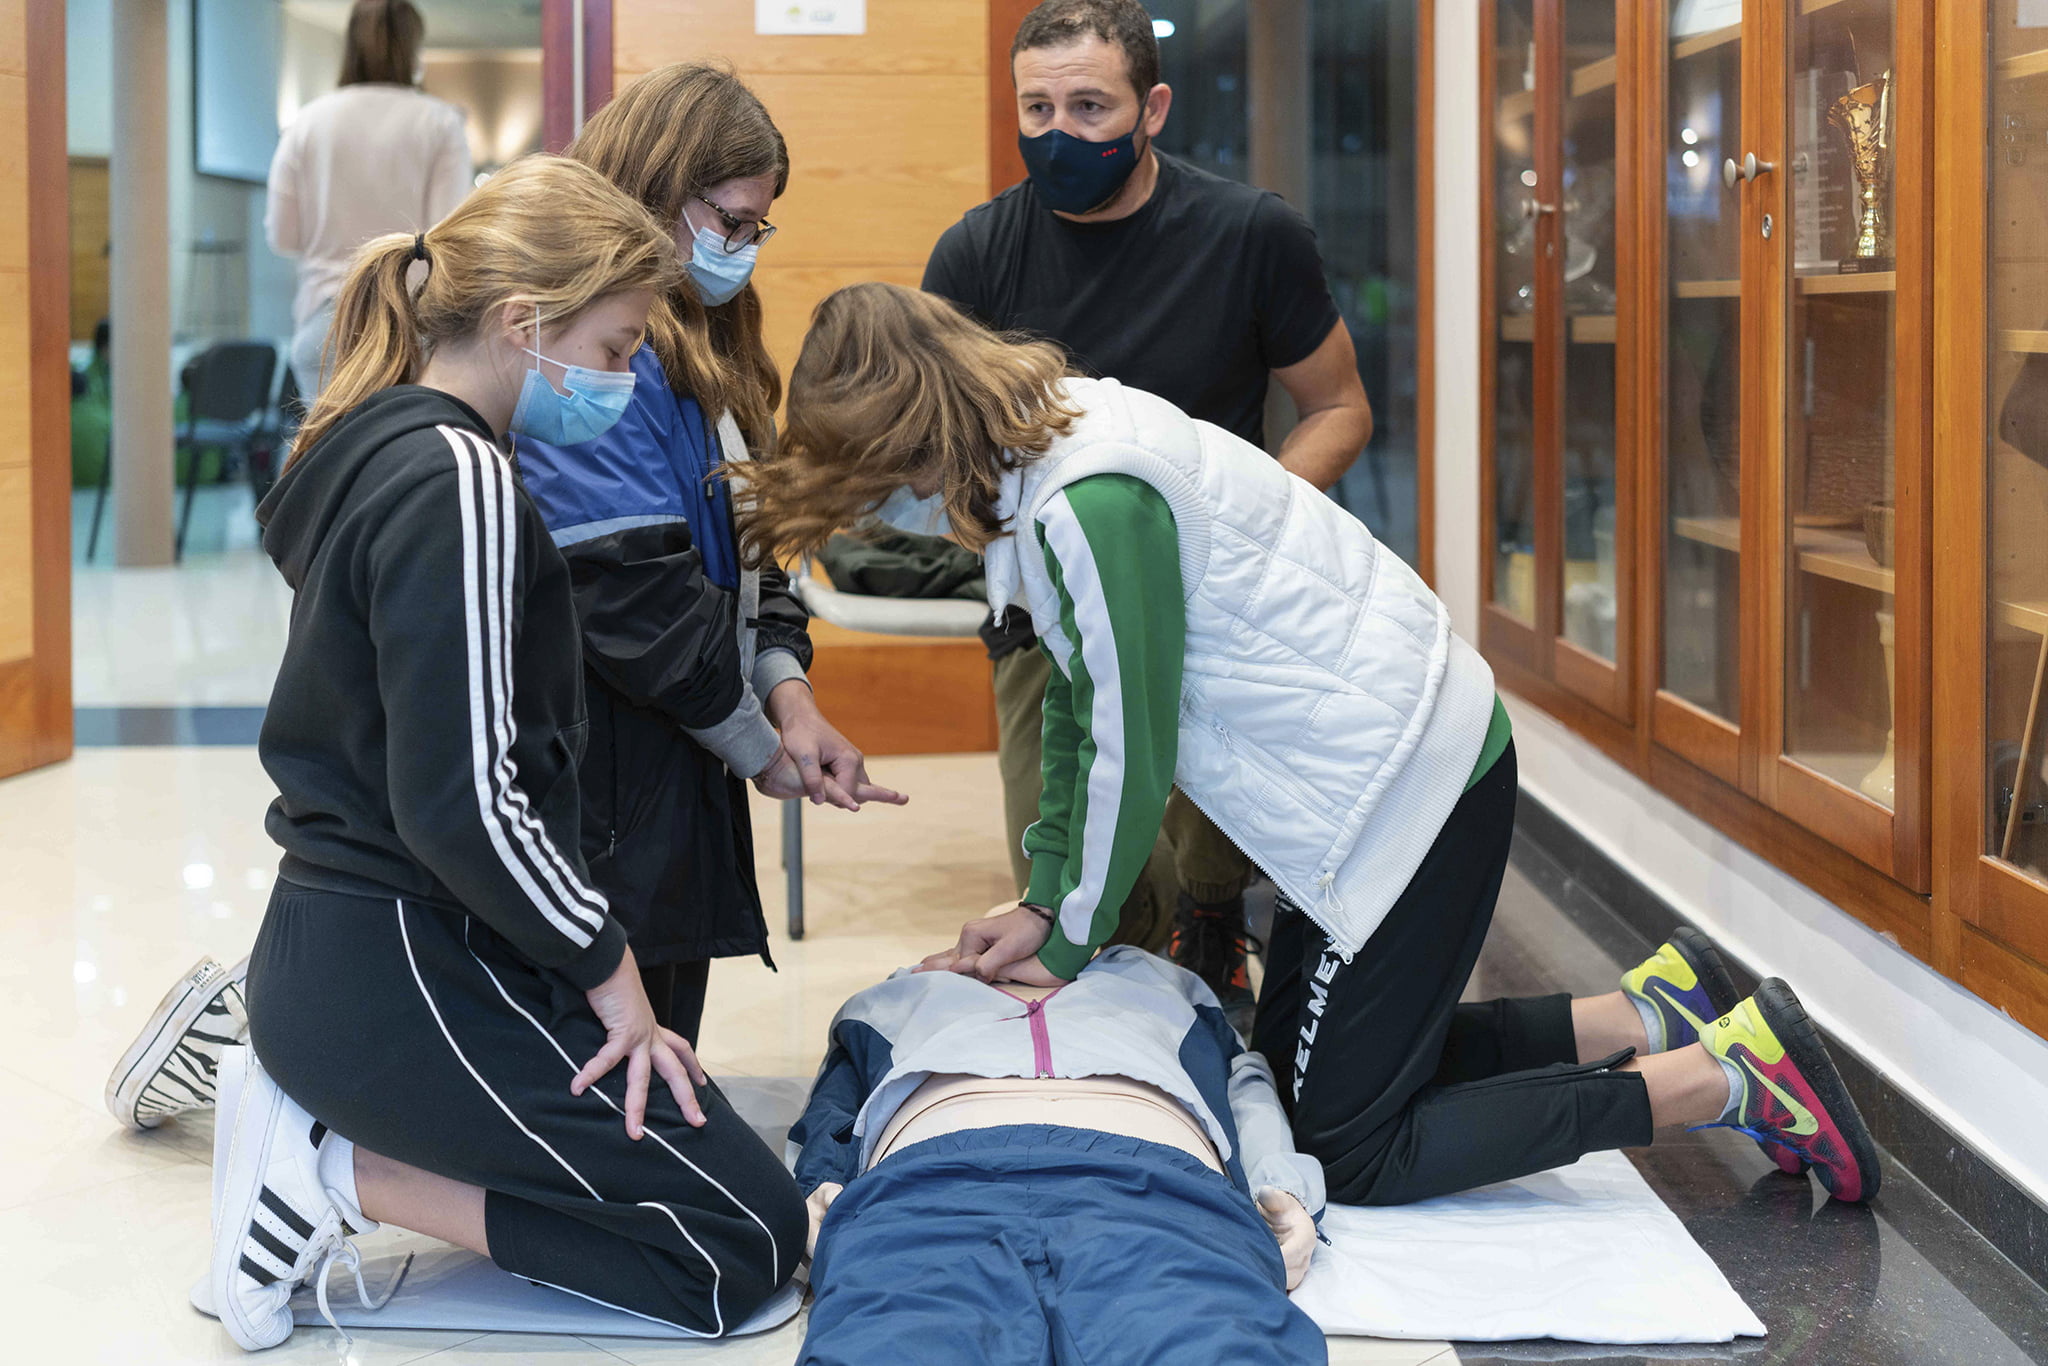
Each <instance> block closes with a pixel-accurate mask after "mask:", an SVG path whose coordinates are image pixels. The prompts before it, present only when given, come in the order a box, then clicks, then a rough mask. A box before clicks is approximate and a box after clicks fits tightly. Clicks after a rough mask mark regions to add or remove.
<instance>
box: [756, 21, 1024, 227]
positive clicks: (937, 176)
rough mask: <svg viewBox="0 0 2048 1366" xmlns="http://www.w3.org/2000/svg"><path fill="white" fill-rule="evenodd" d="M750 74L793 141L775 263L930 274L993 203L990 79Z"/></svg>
mask: <svg viewBox="0 0 2048 1366" xmlns="http://www.w3.org/2000/svg"><path fill="white" fill-rule="evenodd" d="M821 41H822V40H821ZM741 74H742V75H744V76H745V78H746V81H747V84H748V85H750V86H752V87H753V89H754V92H755V93H756V94H758V95H759V96H760V97H761V99H762V101H763V102H764V103H766V104H767V106H768V109H769V112H770V113H772V114H773V115H774V116H775V123H776V126H777V127H779V128H780V129H782V135H783V137H784V138H785V139H787V140H788V142H789V162H790V179H789V191H788V193H786V194H784V195H783V196H782V198H781V199H779V200H777V201H776V204H775V212H774V213H773V214H772V215H771V218H772V220H773V221H774V222H775V223H776V225H777V226H778V228H779V229H780V232H779V233H778V235H777V236H776V238H775V240H774V241H772V242H770V243H769V244H768V245H767V246H766V247H764V248H763V249H762V252H761V260H762V262H763V263H764V264H773V265H777V266H796V265H803V266H817V265H834V266H845V265H872V266H881V265H906V264H909V263H912V262H915V263H916V264H917V265H919V266H922V265H923V264H924V261H925V258H926V257H927V256H929V255H930V254H931V249H932V244H933V243H935V242H937V241H938V240H939V234H940V233H942V232H944V231H945V230H946V229H947V228H950V227H951V226H953V224H954V223H956V222H958V221H959V219H960V215H961V214H963V213H965V212H966V211H967V210H968V209H970V208H972V207H974V206H975V205H976V204H979V203H980V202H981V201H982V200H983V199H984V198H985V197H986V194H987V189H988V148H987V143H986V141H985V139H984V137H983V134H982V129H981V125H980V124H979V122H977V121H976V120H975V119H974V118H973V111H975V110H977V109H978V108H979V107H980V105H981V101H982V98H983V82H982V78H981V76H980V74H979V73H977V74H975V75H972V76H900V75H899V76H885V75H872V76H823V75H760V74H756V73H754V72H743V73H741Z"/></svg>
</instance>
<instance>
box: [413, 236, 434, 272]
mask: <svg viewBox="0 0 2048 1366" xmlns="http://www.w3.org/2000/svg"><path fill="white" fill-rule="evenodd" d="M412 259H413V260H415V261H425V262H427V264H428V266H429V267H430V268H431V266H432V265H433V261H434V258H433V257H431V256H429V255H427V235H426V234H425V233H423V232H416V233H414V234H413V235H412Z"/></svg>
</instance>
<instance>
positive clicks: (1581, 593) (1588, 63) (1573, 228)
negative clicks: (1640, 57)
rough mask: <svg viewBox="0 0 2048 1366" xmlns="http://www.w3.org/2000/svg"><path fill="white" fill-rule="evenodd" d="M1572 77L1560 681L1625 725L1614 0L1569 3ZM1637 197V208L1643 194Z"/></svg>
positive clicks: (1561, 91)
mask: <svg viewBox="0 0 2048 1366" xmlns="http://www.w3.org/2000/svg"><path fill="white" fill-rule="evenodd" d="M1560 8H1561V11H1562V23H1561V30H1562V31H1561V44H1562V48H1563V58H1562V62H1561V66H1562V73H1561V74H1562V79H1561V80H1560V81H1559V83H1558V88H1557V95H1556V99H1557V102H1558V105H1559V107H1560V110H1559V118H1558V128H1559V133H1560V137H1561V146H1560V148H1559V157H1558V161H1559V174H1558V183H1559V187H1560V188H1559V198H1558V227H1559V233H1558V235H1559V238H1560V239H1561V240H1560V243H1559V246H1558V262H1557V272H1556V276H1555V284H1556V286H1557V287H1558V289H1559V292H1560V311H1561V312H1562V314H1563V323H1564V329H1563V335H1562V337H1561V338H1560V339H1559V341H1560V343H1561V347H1562V352H1561V354H1562V375H1561V379H1560V382H1559V386H1558V388H1559V395H1560V399H1561V403H1560V407H1559V413H1560V418H1559V432H1558V436H1559V445H1558V463H1557V467H1556V474H1555V475H1554V476H1552V475H1550V474H1548V472H1546V473H1545V476H1544V481H1543V482H1544V484H1545V486H1546V491H1548V486H1550V485H1551V484H1553V483H1554V484H1555V485H1556V489H1557V495H1556V496H1557V504H1556V507H1555V509H1554V511H1553V510H1549V509H1546V515H1547V516H1549V517H1553V518H1555V519H1556V520H1557V521H1558V522H1559V523H1560V525H1559V527H1558V531H1557V540H1558V546H1559V552H1560V554H1559V560H1560V565H1559V576H1560V579H1561V582H1560V584H1559V593H1560V599H1561V610H1560V611H1559V614H1558V620H1557V626H1556V640H1555V646H1554V653H1553V657H1552V661H1551V667H1552V674H1553V677H1554V678H1555V680H1556V682H1557V683H1558V685H1559V686H1561V687H1564V688H1566V689H1567V690H1569V691H1571V692H1574V693H1576V694H1578V695H1580V696H1582V697H1584V698H1586V699H1587V700H1588V701H1591V702H1593V703H1595V704H1596V705H1598V706H1601V707H1603V708H1604V709H1605V710H1607V711H1609V712H1610V713H1612V714H1614V715H1616V716H1618V717H1621V718H1624V719H1626V717H1627V715H1628V713H1629V680H1628V677H1627V673H1626V669H1625V667H1623V661H1624V660H1625V658H1626V654H1627V651H1626V646H1627V644H1628V641H1629V639H1630V636H1631V634H1632V632H1631V630H1630V627H1631V625H1632V623H1631V622H1630V621H1629V619H1628V617H1629V613H1628V608H1627V603H1628V601H1629V596H1630V595H1629V593H1628V591H1627V590H1628V587H1629V581H1630V576H1628V575H1626V574H1625V573H1623V572H1622V566H1623V565H1625V564H1627V563H1628V562H1629V555H1628V553H1627V552H1628V548H1629V546H1630V544H1631V542H1632V538H1631V537H1630V535H1629V530H1630V529H1629V527H1628V526H1627V524H1626V522H1625V520H1624V519H1623V518H1622V516H1621V515H1620V513H1621V509H1622V505H1623V502H1624V498H1623V495H1624V493H1625V491H1626V485H1625V483H1624V481H1623V480H1622V478H1621V472H1622V470H1623V468H1624V467H1625V465H1626V464H1628V463H1629V462H1626V461H1624V460H1623V458H1622V452H1623V442H1622V432H1623V424H1622V423H1621V422H1619V421H1618V415H1619V413H1621V412H1623V411H1625V410H1626V409H1625V404H1626V402H1627V399H1626V395H1627V394H1628V393H1629V392H1630V391H1629V387H1628V386H1627V384H1626V383H1625V380H1626V379H1627V378H1628V376H1629V370H1628V367H1626V366H1625V365H1623V364H1622V363H1621V360H1622V352H1623V349H1624V348H1623V347H1622V345H1621V344H1620V339H1621V337H1622V336H1623V335H1624V329H1623V327H1622V318H1621V311H1622V297H1621V295H1622V290H1621V284H1622V282H1623V280H1625V279H1626V278H1627V275H1626V273H1625V271H1624V269H1623V265H1624V261H1625V250H1626V248H1627V246H1628V244H1629V243H1628V236H1627V234H1626V233H1624V232H1622V231H1620V229H1619V225H1620V224H1621V223H1622V222H1623V221H1625V220H1624V216H1623V215H1622V213H1621V206H1622V204H1623V203H1624V202H1625V201H1624V200H1623V198H1622V193H1621V181H1622V176H1621V174H1620V171H1621V161H1620V153H1621V150H1622V138H1621V132H1622V123H1621V119H1620V117H1619V111H1620V107H1621V106H1620V99H1619V93H1620V90H1621V62H1620V59H1621V48H1620V37H1621V34H1620V32H1619V31H1618V29H1617V21H1618V19H1619V18H1620V17H1621V12H1620V11H1619V10H1618V7H1617V6H1616V4H1615V2H1614V0H1561V4H1560ZM1626 202H1629V203H1633V199H1630V200H1628V201H1626Z"/></svg>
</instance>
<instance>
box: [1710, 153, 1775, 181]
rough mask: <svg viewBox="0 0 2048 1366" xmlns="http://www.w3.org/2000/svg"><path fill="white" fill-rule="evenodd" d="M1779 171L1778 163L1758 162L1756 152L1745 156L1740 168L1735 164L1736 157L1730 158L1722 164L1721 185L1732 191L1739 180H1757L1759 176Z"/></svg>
mask: <svg viewBox="0 0 2048 1366" xmlns="http://www.w3.org/2000/svg"><path fill="white" fill-rule="evenodd" d="M1777 169H1778V163H1777V162H1775V161H1758V160H1757V159H1756V153H1755V152H1750V153H1748V154H1747V155H1745V156H1744V157H1743V158H1742V164H1741V165H1740V166H1738V165H1736V164H1735V158H1734V157H1729V158H1728V159H1727V160H1726V161H1724V162H1722V163H1721V183H1722V184H1723V185H1726V186H1727V187H1728V188H1729V189H1731V190H1732V189H1734V188H1735V182H1736V181H1738V180H1755V179H1756V178H1757V177H1758V176H1760V175H1763V174H1764V173H1766V172H1768V171H1775V170H1777Z"/></svg>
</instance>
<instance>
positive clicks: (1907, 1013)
mask: <svg viewBox="0 0 2048 1366" xmlns="http://www.w3.org/2000/svg"><path fill="white" fill-rule="evenodd" d="M1436 40H1437V41H1436V80H1437V107H1436V157H1437V161H1436V175H1437V178H1436V194H1437V202H1436V250H1437V257H1436V299H1435V307H1436V335H1437V355H1436V364H1437V451H1436V487H1437V561H1436V575H1437V585H1438V591H1439V593H1440V594H1441V595H1442V596H1443V598H1444V601H1445V602H1446V603H1447V604H1448V605H1449V607H1450V611H1451V615H1452V618H1453V619H1454V620H1455V621H1456V623H1457V626H1458V629H1459V630H1460V631H1461V632H1464V633H1465V634H1466V635H1468V636H1470V635H1471V634H1472V633H1473V632H1475V631H1476V629H1477V626H1478V618H1479V562H1480V561H1479V556H1480V545H1479V512H1480V508H1479V413H1480V408H1481V402H1482V400H1483V398H1484V396H1483V395H1481V394H1480V393H1479V391H1478V381H1477V376H1478V374H1479V347H1480V344H1481V337H1480V319H1479V272H1478V270H1477V268H1476V264H1477V262H1478V260H1479V244H1480V228H1481V225H1480V223H1479V215H1478V204H1479V173H1480V159H1479V147H1480V141H1479V139H1480V132H1481V129H1480V121H1479V86H1478V79H1479V63H1478V60H1477V58H1478V54H1479V25H1478V18H1477V7H1476V6H1475V5H1473V4H1470V3H1468V2H1467V0H1442V2H1441V3H1439V4H1438V5H1437V34H1436ZM1508 709H1509V711H1510V713H1511V714H1512V715H1513V718H1514V725H1515V747H1516V750H1517V753H1518V757H1519V759H1520V762H1521V777H1522V785H1523V787H1524V788H1525V789H1527V790H1528V792H1529V793H1530V794H1531V795H1532V796H1534V797H1536V798H1537V799H1538V800H1540V801H1542V802H1543V803H1544V804H1545V805H1547V806H1549V807H1550V808H1551V809H1552V810H1554V811H1556V812H1557V813H1558V814H1559V815H1560V816H1561V817H1563V818H1564V819H1565V820H1566V821H1568V822H1570V823H1571V825H1572V826H1573V827H1574V828H1575V829H1577V830H1578V831H1579V832H1580V833H1582V834H1583V835H1585V837H1586V838H1587V839H1589V840H1591V841H1592V842H1593V843H1594V844H1596V845H1598V846H1599V847H1600V848H1601V849H1602V850H1604V851H1605V852H1606V854H1607V855H1608V857H1610V858H1612V859H1613V860H1614V861H1615V862H1616V863H1618V864H1620V865H1621V866H1622V867H1623V868H1625V869H1627V870H1628V871H1629V872H1630V873H1631V874H1632V875H1633V876H1635V877H1636V878H1637V879H1638V880H1640V881H1641V882H1642V883H1643V884H1644V885H1646V886H1648V887H1649V888H1650V889H1651V890H1653V891H1654V892H1656V893H1657V894H1658V895H1659V896H1662V897H1663V898H1665V899H1666V900H1667V901H1669V902H1670V903H1671V904H1672V905H1673V906H1674V907H1676V908H1677V909H1678V910H1679V911H1680V912H1681V913H1682V914H1684V915H1685V916H1687V917H1688V918H1689V919H1691V920H1692V921H1693V922H1694V923H1696V924H1698V925H1699V926H1700V927H1701V928H1702V929H1704V930H1706V931H1707V932H1708V933H1710V934H1712V935H1714V936H1715V937H1716V938H1718V939H1720V940H1721V941H1722V942H1723V943H1724V944H1726V945H1727V946H1728V948H1729V950H1730V951H1732V952H1733V953H1735V954H1736V955H1738V956H1739V957H1741V958H1742V959H1743V960H1744V961H1745V962H1747V963H1748V964H1749V965H1750V966H1752V967H1754V968H1756V969H1757V970H1758V971H1759V972H1762V973H1765V974H1768V975H1774V976H1780V977H1783V978H1785V979H1786V980H1787V981H1789V982H1790V983H1791V984H1792V986H1793V988H1794V989H1795V990H1796V991H1798V993H1799V996H1800V999H1801V1000H1802V1001H1803V1002H1805V1003H1806V1005H1807V1006H1808V1008H1809V1009H1810V1011H1811V1012H1812V1014H1813V1016H1814V1018H1815V1019H1816V1020H1818V1021H1819V1022H1820V1023H1821V1024H1822V1025H1823V1026H1825V1027H1826V1028H1828V1029H1830V1030H1832V1031H1834V1033H1835V1034H1836V1035H1837V1036H1838V1037H1839V1038H1841V1039H1842V1040H1843V1042H1844V1043H1846V1044H1847V1045H1849V1046H1850V1047H1852V1048H1854V1049H1855V1050H1856V1051H1857V1052H1858V1053H1859V1054H1861V1055H1862V1056H1863V1057H1864V1058H1866V1059H1867V1060H1869V1061H1870V1063H1871V1064H1873V1065H1874V1066H1875V1067H1876V1068H1877V1069H1878V1070H1880V1071H1881V1072H1883V1073H1885V1074H1886V1075H1887V1076H1888V1077H1889V1078H1890V1079H1891V1081H1892V1082H1893V1084H1894V1085H1896V1086H1898V1087H1899V1088H1900V1089H1901V1090H1902V1091H1904V1092H1906V1093H1907V1094H1909V1095H1911V1096H1913V1097H1914V1098H1915V1099H1916V1100H1918V1101H1919V1102H1920V1103H1921V1104H1922V1105H1924V1106H1925V1107H1926V1108H1927V1109H1928V1110H1930V1111H1931V1112H1933V1113H1934V1114H1935V1115H1937V1116H1939V1117H1940V1118H1941V1120H1942V1121H1943V1122H1944V1123H1946V1124H1947V1125H1948V1126H1949V1127H1950V1128H1952V1129H1954V1130H1955V1131H1956V1133H1957V1134H1958V1135H1960V1136H1961V1137H1962V1138H1963V1139H1964V1140H1965V1141H1967V1142H1969V1143H1970V1144H1971V1146H1972V1147H1974V1148H1976V1149H1977V1151H1978V1152H1980V1153H1982V1154H1983V1155H1984V1156H1985V1157H1986V1158H1987V1159H1989V1160H1990V1161H1992V1162H1994V1163H1996V1164H1997V1165H1998V1166H2000V1167H2002V1168H2003V1169H2004V1170H2005V1171H2006V1172H2007V1173H2009V1174H2010V1175H2011V1176H2012V1177H2013V1178H2014V1179H2015V1180H2016V1181H2018V1182H2019V1183H2020V1184H2021V1185H2023V1186H2025V1187H2027V1188H2028V1189H2030V1190H2031V1191H2033V1192H2034V1193H2035V1194H2036V1195H2037V1196H2040V1197H2042V1198H2048V1144H2044V1143H2043V1142H2042V1139H2041V1135H2042V1134H2043V1133H2048V1041H2044V1040H2042V1039H2041V1038H2040V1037H2039V1036H2037V1035H2035V1034H2034V1033H2032V1032H2031V1031H2030V1030H2027V1029H2025V1028H2023V1027H2022V1026H2020V1025H2019V1024H2017V1023H2015V1022H2014V1021H2013V1020H2011V1019H2010V1018H2009V1017H2007V1016H2006V1015H2004V1014H2003V1013H2002V1012H2000V1011H1997V1010H1994V1009H1992V1008H1991V1007H1990V1006H1988V1005H1986V1004H1985V1003H1984V1002H1983V1001H1981V1000H1980V999H1978V998H1977V997H1976V996H1974V995H1972V994H1970V993H1969V992H1967V991H1965V990H1963V989H1962V988H1961V987H1959V986H1956V985H1955V984H1954V983H1953V982H1950V981H1949V980H1948V979H1946V978H1944V977H1942V976H1941V975H1939V974H1938V973H1936V972H1934V971H1933V970H1932V969H1930V968H1928V967H1927V966H1926V965H1925V964H1923V963H1921V962H1920V961H1919V960H1918V959H1916V958H1914V957H1913V956H1912V955H1910V954H1908V953H1906V952H1905V951H1904V950H1902V949H1900V948H1899V947H1898V946H1897V945H1895V944H1893V943H1891V942H1890V941H1889V940H1888V939H1886V938H1884V937H1882V936H1880V935H1878V934H1876V933H1874V932H1873V931H1871V930H1870V929H1868V928H1867V927H1866V926H1865V925H1864V924H1863V923H1862V922H1861V921H1859V920H1857V919H1855V918H1854V917H1853V916H1851V915H1849V914H1848V913H1847V912H1845V911H1843V910H1841V909H1839V908H1838V907H1836V906H1835V905H1833V904H1832V903H1830V902H1828V901H1826V900H1824V899H1823V898H1821V897H1819V896H1817V895H1815V894H1814V893H1813V892H1812V891H1810V890H1808V889H1807V888H1806V887H1804V886H1802V885H1801V884H1799V883H1798V882H1795V881H1794V880H1793V879H1791V878H1789V877H1787V876H1786V875H1785V874H1783V873H1781V872H1779V871H1778V870H1777V868H1776V867H1774V866H1772V865H1771V864H1769V863H1767V862H1765V861H1764V860H1762V859H1759V858H1757V857H1756V856H1755V855H1753V854H1751V853H1749V852H1748V851H1747V850H1745V849H1743V848H1742V847H1741V846H1739V845H1737V844H1736V843H1735V842H1734V841H1732V840H1730V839H1728V838H1727V837H1725V836H1723V835H1721V834H1720V833H1719V832H1717V831H1716V830H1714V829H1713V827H1711V826H1709V825H1707V824H1706V823H1704V822H1703V821H1700V820H1697V819H1695V818H1694V817H1693V816H1691V815H1690V814H1688V813H1687V812H1685V811H1684V810H1682V809H1681V808H1679V807H1678V806H1677V805H1675V804H1674V803H1672V802H1670V801H1668V800H1666V799H1665V798H1664V797H1663V796H1661V795H1659V794H1658V793H1657V792H1656V791H1655V790H1654V789H1652V788H1651V787H1650V786H1649V785H1648V784H1646V783H1644V782H1642V781H1641V780H1640V779H1638V778H1637V777H1636V776H1635V775H1634V774H1633V773H1630V772H1629V771H1628V770H1626V769H1624V768H1622V767H1621V766H1620V765H1618V764H1615V763H1614V762H1612V761H1611V760H1609V759H1608V758H1606V756H1604V755H1603V754H1601V753H1600V752H1599V751H1598V750H1597V749H1596V748H1594V747H1593V746H1592V745H1590V744H1588V743H1586V742H1585V741H1584V740H1581V739H1580V738H1579V737H1578V736H1577V735H1575V734H1573V733H1572V732H1571V731H1569V730H1567V729H1566V728H1565V727H1563V726H1561V725H1559V724H1558V723H1557V722H1555V721H1553V720H1551V719H1550V718H1549V717H1548V716H1547V715H1545V714H1544V713H1543V712H1541V711H1539V710H1537V709H1536V708H1534V707H1532V706H1529V705H1527V704H1525V703H1523V702H1521V701H1520V700H1519V699H1516V698H1513V697H1510V698H1509V699H1508Z"/></svg>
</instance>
